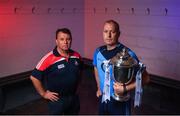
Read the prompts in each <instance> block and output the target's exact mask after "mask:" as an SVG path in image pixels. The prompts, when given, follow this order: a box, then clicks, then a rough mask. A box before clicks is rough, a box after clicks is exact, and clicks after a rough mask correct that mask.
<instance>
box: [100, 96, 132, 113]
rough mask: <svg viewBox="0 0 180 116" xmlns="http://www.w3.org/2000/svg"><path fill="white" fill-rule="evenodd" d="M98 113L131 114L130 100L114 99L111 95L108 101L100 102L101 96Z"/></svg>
mask: <svg viewBox="0 0 180 116" xmlns="http://www.w3.org/2000/svg"><path fill="white" fill-rule="evenodd" d="M99 114H100V115H109V114H111V115H118V114H119V115H131V100H128V101H126V102H120V101H116V100H115V99H113V98H112V97H111V98H110V101H107V102H106V103H105V102H103V103H102V96H100V97H99Z"/></svg>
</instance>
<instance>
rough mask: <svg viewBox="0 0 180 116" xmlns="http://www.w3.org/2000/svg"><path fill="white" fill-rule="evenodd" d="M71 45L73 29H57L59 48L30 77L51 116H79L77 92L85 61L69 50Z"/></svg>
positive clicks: (57, 44)
mask: <svg viewBox="0 0 180 116" xmlns="http://www.w3.org/2000/svg"><path fill="white" fill-rule="evenodd" d="M71 42H72V35H71V32H70V30H69V29H67V28H62V29H58V30H57V31H56V47H55V48H54V50H53V51H51V52H49V53H48V54H46V55H45V56H44V57H43V58H42V59H41V60H40V62H39V63H38V64H37V66H36V68H35V69H34V70H33V72H32V75H31V77H30V79H31V80H32V82H33V85H34V87H35V88H36V90H37V92H38V93H39V94H40V95H41V96H42V97H43V98H44V99H46V100H47V101H48V109H49V113H50V114H78V112H79V110H80V103H79V97H78V95H77V94H76V89H77V87H78V82H79V79H80V69H81V66H82V62H81V56H80V54H79V53H77V52H75V51H73V50H72V49H70V47H71ZM43 80H45V81H46V86H47V87H46V88H45V87H44V86H43V82H42V81H43Z"/></svg>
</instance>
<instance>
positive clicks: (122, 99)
mask: <svg viewBox="0 0 180 116" xmlns="http://www.w3.org/2000/svg"><path fill="white" fill-rule="evenodd" d="M112 97H113V98H114V99H115V100H116V101H121V102H124V101H128V100H129V98H130V95H129V94H126V95H123V96H119V95H115V94H113V96H112Z"/></svg>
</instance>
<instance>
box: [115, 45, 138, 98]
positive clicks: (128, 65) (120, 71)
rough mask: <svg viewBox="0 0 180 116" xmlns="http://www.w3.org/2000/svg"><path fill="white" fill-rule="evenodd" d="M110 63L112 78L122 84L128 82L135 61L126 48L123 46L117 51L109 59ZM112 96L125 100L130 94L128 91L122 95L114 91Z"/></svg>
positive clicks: (132, 73)
mask: <svg viewBox="0 0 180 116" xmlns="http://www.w3.org/2000/svg"><path fill="white" fill-rule="evenodd" d="M111 64H112V65H113V80H114V81H115V82H119V83H120V84H121V85H123V86H126V85H127V84H129V83H130V82H131V80H132V78H133V75H134V70H135V67H136V66H137V61H136V60H135V59H134V58H133V57H131V56H130V55H129V53H128V50H127V48H123V49H122V51H121V52H119V53H117V54H116V56H114V57H113V58H112V59H111ZM113 98H114V99H115V100H117V101H127V100H128V99H129V98H130V95H129V93H124V94H123V95H118V94H116V93H114V95H113Z"/></svg>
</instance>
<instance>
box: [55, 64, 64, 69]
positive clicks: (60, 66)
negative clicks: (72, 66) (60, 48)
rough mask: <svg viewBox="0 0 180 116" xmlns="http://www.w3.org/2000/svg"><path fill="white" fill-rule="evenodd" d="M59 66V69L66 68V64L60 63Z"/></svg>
mask: <svg viewBox="0 0 180 116" xmlns="http://www.w3.org/2000/svg"><path fill="white" fill-rule="evenodd" d="M57 67H58V69H62V68H64V67H65V66H64V64H60V65H58V66H57Z"/></svg>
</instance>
